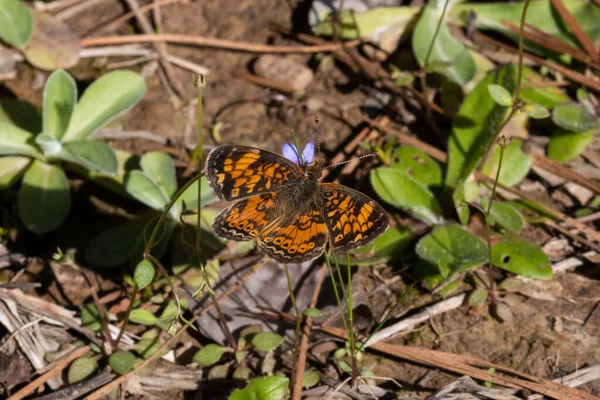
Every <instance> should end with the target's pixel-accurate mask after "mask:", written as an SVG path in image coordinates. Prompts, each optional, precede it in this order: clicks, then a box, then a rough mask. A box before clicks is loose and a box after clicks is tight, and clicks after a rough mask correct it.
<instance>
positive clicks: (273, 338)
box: [251, 332, 283, 351]
mask: <svg viewBox="0 0 600 400" xmlns="http://www.w3.org/2000/svg"><path fill="white" fill-rule="evenodd" d="M251 343H252V346H254V348H255V349H257V350H260V351H270V350H274V349H276V348H277V347H279V346H281V344H282V343H283V337H282V336H280V335H278V334H276V333H273V332H260V333H257V334H256V335H254V336H253V337H252V341H251Z"/></svg>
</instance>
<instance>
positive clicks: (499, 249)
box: [492, 237, 552, 279]
mask: <svg viewBox="0 0 600 400" xmlns="http://www.w3.org/2000/svg"><path fill="white" fill-rule="evenodd" d="M492 261H493V263H494V265H495V266H497V267H498V268H502V269H504V270H506V271H509V272H512V273H513V274H517V275H521V276H526V277H528V278H534V279H550V278H552V268H551V267H550V259H548V256H547V255H546V254H544V252H543V251H542V250H541V249H540V248H539V247H536V246H534V245H532V244H529V243H527V242H525V241H524V240H523V239H521V238H520V237H510V238H508V237H506V238H503V239H501V240H500V241H499V242H498V243H496V245H495V246H494V247H492Z"/></svg>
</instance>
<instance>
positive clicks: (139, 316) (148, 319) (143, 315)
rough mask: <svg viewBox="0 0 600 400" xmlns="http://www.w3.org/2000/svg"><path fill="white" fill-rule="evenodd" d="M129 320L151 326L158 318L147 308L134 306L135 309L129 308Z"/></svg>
mask: <svg viewBox="0 0 600 400" xmlns="http://www.w3.org/2000/svg"><path fill="white" fill-rule="evenodd" d="M129 320H130V321H131V322H133V323H134V324H140V325H146V326H153V325H155V324H156V322H157V321H158V318H156V316H155V315H154V314H152V313H151V312H150V311H148V310H144V309H143V308H136V309H135V310H131V313H130V314H129Z"/></svg>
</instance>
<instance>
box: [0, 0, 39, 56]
mask: <svg viewBox="0 0 600 400" xmlns="http://www.w3.org/2000/svg"><path fill="white" fill-rule="evenodd" d="M32 30H33V18H32V16H31V12H30V11H29V9H28V8H27V6H25V4H24V3H23V2H22V1H19V0H0V39H2V40H3V41H5V42H6V43H8V44H9V45H11V46H15V47H22V46H24V45H25V44H27V41H28V40H29V37H30V36H31V32H32Z"/></svg>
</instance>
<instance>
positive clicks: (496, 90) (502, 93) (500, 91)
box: [488, 85, 513, 107]
mask: <svg viewBox="0 0 600 400" xmlns="http://www.w3.org/2000/svg"><path fill="white" fill-rule="evenodd" d="M488 92H490V96H492V98H493V99H494V101H495V102H496V103H498V104H500V105H501V106H505V107H510V106H512V105H513V98H512V96H511V94H510V93H508V90H506V89H504V87H502V86H500V85H489V86H488Z"/></svg>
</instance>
